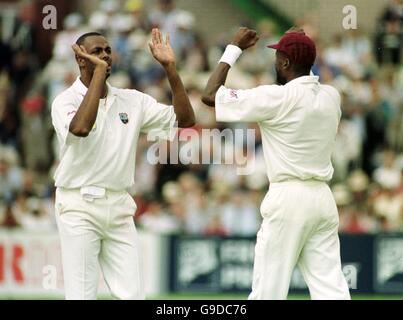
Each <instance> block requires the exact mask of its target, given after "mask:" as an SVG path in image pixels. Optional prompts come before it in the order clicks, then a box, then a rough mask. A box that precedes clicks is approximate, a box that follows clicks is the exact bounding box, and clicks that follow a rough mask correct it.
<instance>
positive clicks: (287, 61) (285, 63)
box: [283, 58, 291, 69]
mask: <svg viewBox="0 0 403 320" xmlns="http://www.w3.org/2000/svg"><path fill="white" fill-rule="evenodd" d="M290 65H291V63H290V59H288V58H285V59H284V62H283V68H284V69H288V68H289V67H290Z"/></svg>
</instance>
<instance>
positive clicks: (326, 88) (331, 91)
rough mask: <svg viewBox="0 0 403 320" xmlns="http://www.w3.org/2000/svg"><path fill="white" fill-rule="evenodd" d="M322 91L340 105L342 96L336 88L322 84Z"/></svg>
mask: <svg viewBox="0 0 403 320" xmlns="http://www.w3.org/2000/svg"><path fill="white" fill-rule="evenodd" d="M320 89H321V90H322V91H323V92H324V93H326V94H327V95H329V96H330V97H332V98H333V99H334V100H335V101H336V102H337V103H340V101H341V96H340V92H339V90H337V89H336V88H335V87H333V86H331V85H329V84H320Z"/></svg>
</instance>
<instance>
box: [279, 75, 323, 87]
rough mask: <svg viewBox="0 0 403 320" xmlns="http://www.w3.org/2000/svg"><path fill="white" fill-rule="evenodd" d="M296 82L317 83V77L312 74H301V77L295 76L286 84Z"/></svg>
mask: <svg viewBox="0 0 403 320" xmlns="http://www.w3.org/2000/svg"><path fill="white" fill-rule="evenodd" d="M297 83H301V84H319V77H318V76H314V75H310V76H302V77H298V78H295V79H294V80H291V81H290V82H288V83H287V84H286V85H289V84H297Z"/></svg>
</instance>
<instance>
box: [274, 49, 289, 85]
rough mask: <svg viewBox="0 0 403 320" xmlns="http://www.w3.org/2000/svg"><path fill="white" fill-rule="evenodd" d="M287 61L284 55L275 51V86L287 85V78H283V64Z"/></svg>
mask: <svg viewBox="0 0 403 320" xmlns="http://www.w3.org/2000/svg"><path fill="white" fill-rule="evenodd" d="M285 59H287V58H286V57H285V55H283V54H282V53H281V52H279V51H276V64H275V68H276V76H277V80H276V81H277V84H279V85H285V84H286V83H287V78H286V77H285V70H286V69H285V64H286V61H285Z"/></svg>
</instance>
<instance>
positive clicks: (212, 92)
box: [202, 62, 231, 107]
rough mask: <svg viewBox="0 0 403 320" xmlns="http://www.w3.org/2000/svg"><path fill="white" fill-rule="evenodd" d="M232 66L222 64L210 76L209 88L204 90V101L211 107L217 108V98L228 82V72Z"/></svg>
mask: <svg viewBox="0 0 403 320" xmlns="http://www.w3.org/2000/svg"><path fill="white" fill-rule="evenodd" d="M230 68H231V66H230V65H229V64H227V63H224V62H221V63H219V64H218V66H217V68H216V69H215V71H214V72H213V74H212V75H211V76H210V78H209V80H208V82H207V86H206V88H205V89H204V92H203V97H202V101H203V103H205V104H206V105H208V106H210V107H214V106H215V96H216V93H217V91H218V89H219V88H220V87H221V86H223V85H224V84H225V81H226V80H227V76H228V71H229V69H230Z"/></svg>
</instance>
